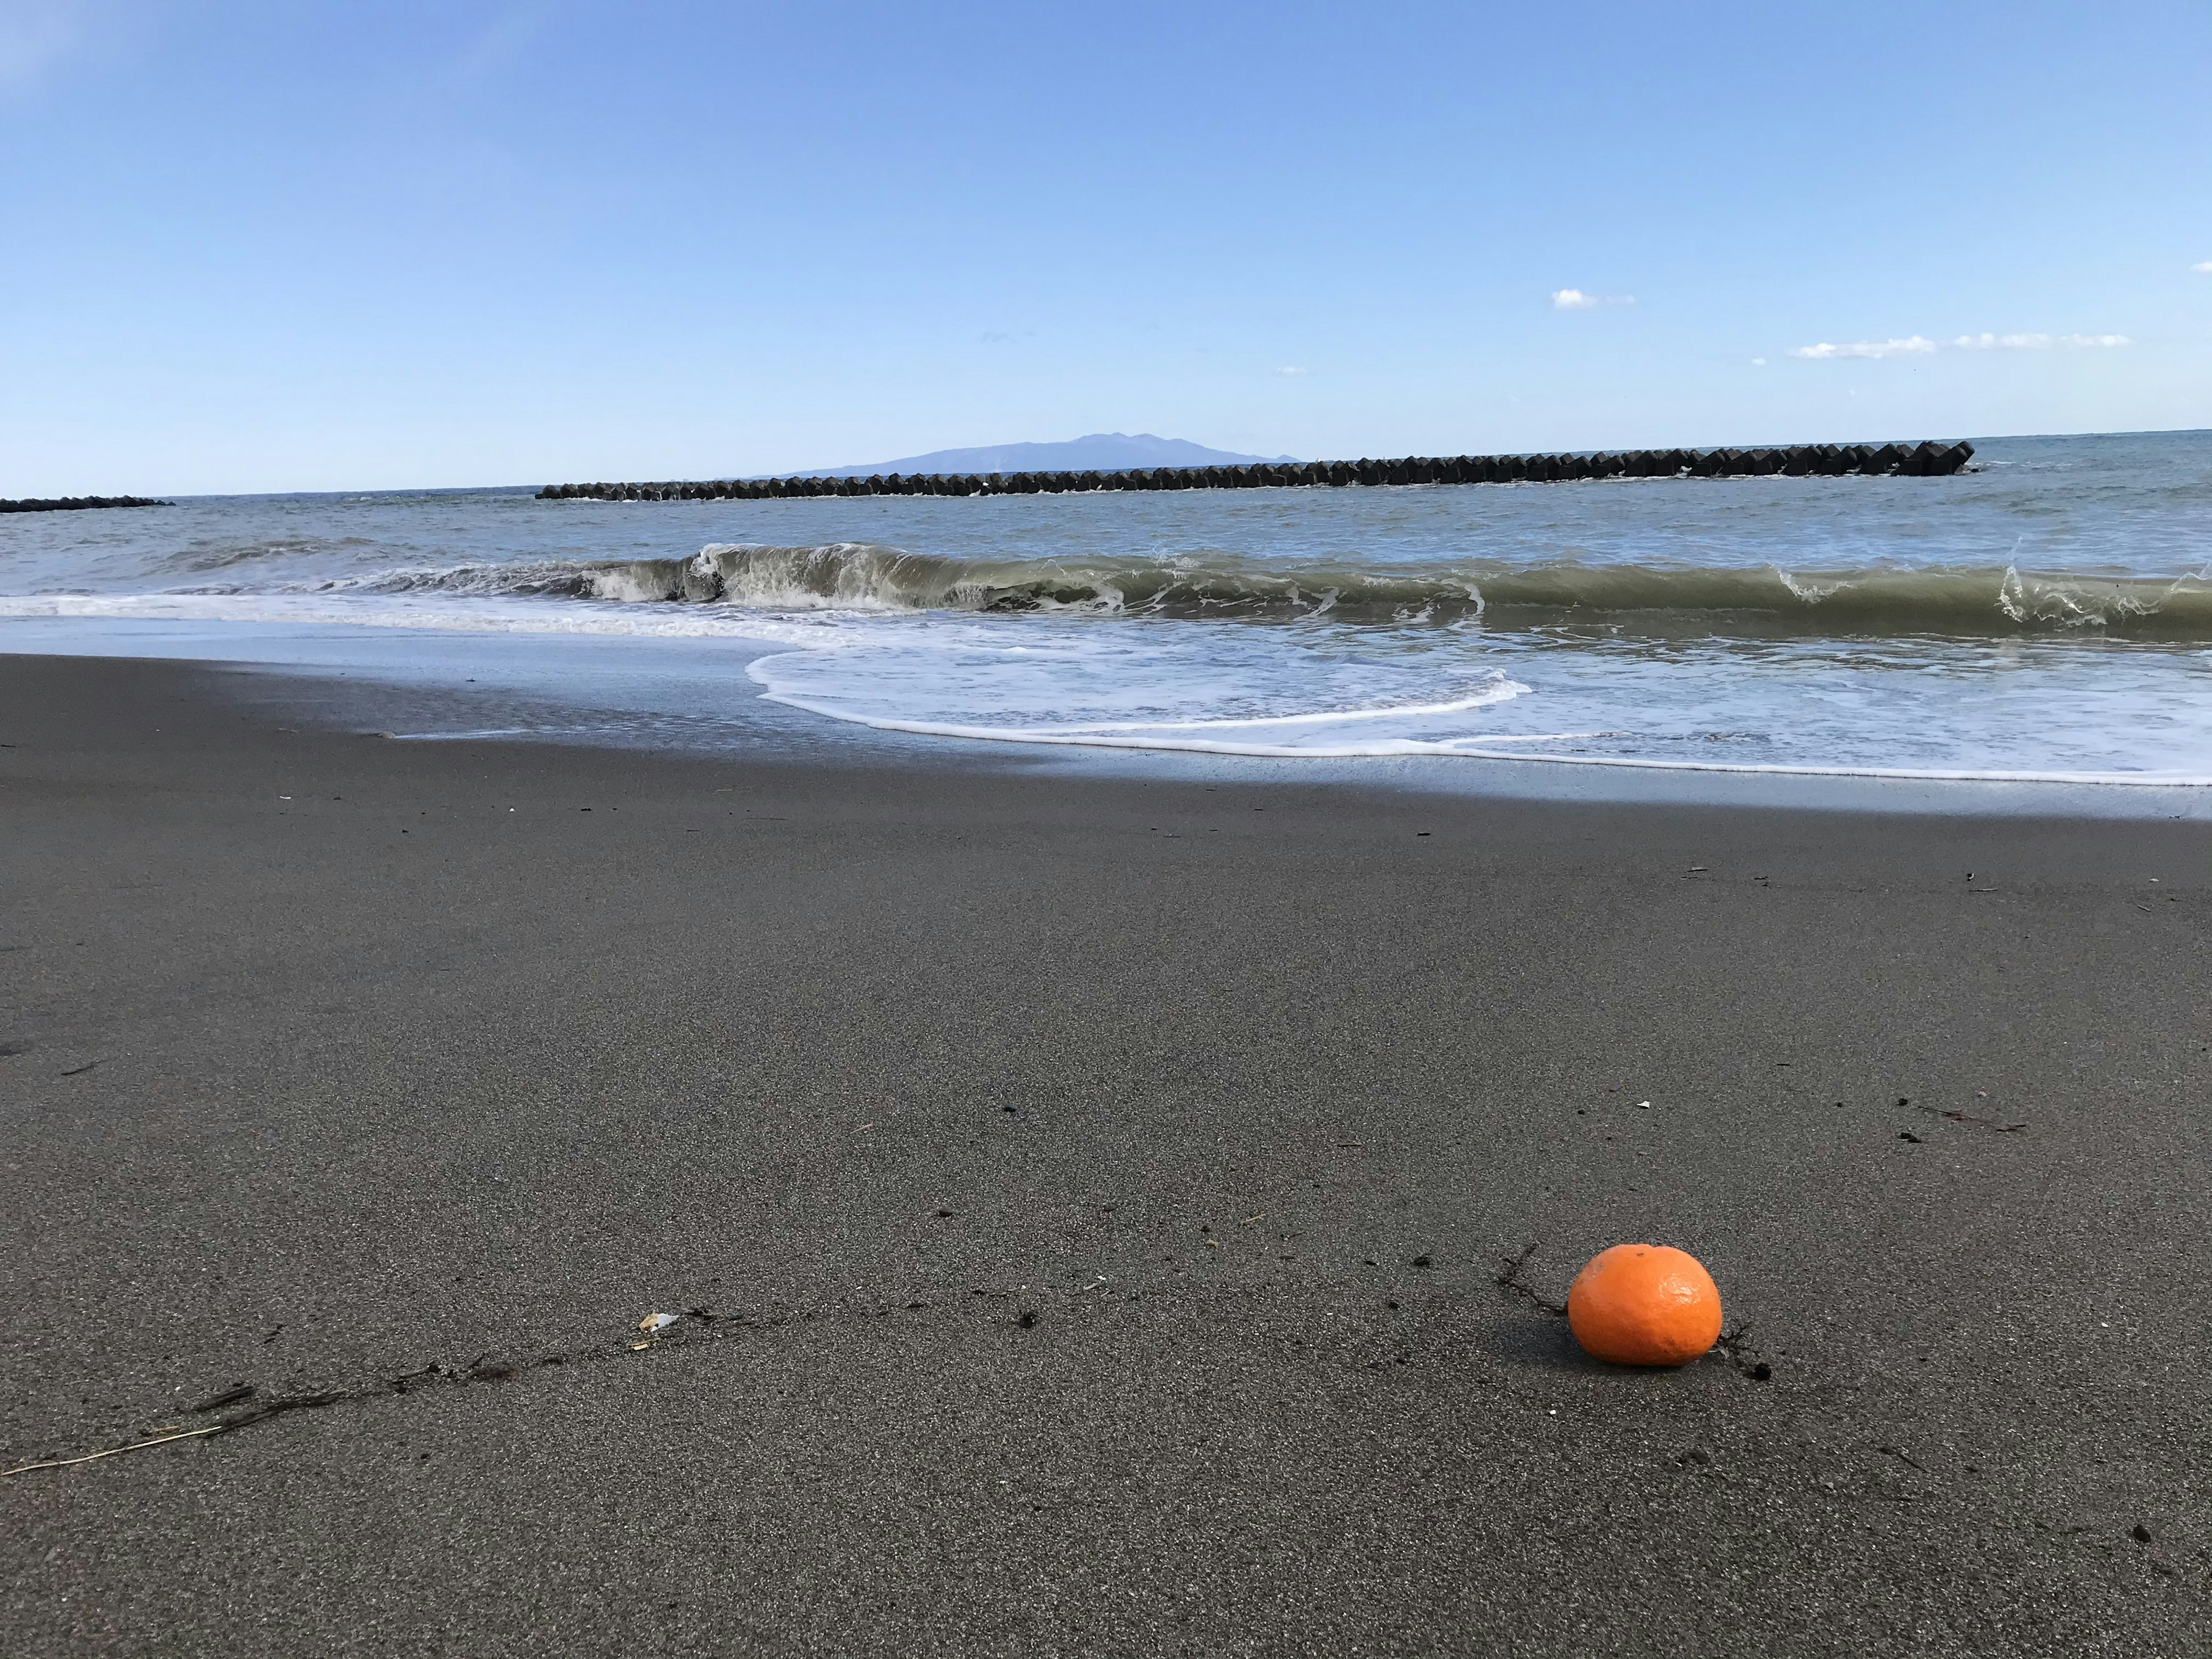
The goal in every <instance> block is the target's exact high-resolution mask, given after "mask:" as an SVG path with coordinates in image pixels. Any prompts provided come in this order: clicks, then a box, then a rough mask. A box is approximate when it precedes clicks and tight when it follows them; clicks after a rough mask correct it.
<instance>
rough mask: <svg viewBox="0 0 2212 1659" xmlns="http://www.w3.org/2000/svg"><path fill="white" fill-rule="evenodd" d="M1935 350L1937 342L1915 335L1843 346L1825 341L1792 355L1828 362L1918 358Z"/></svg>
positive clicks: (1852, 342) (1861, 341)
mask: <svg viewBox="0 0 2212 1659" xmlns="http://www.w3.org/2000/svg"><path fill="white" fill-rule="evenodd" d="M1935 349H1936V342H1935V341H1933V340H1924V339H1923V338H1921V337H1920V336H1919V335H1917V334H1914V335H1910V336H1908V337H1905V339H1902V340H1852V341H1850V342H1849V343H1845V344H1843V345H1838V344H1835V343H1832V342H1831V341H1827V340H1823V341H1821V342H1820V344H1818V345H1808V346H1796V347H1794V348H1792V349H1791V350H1790V356H1793V357H1809V358H1811V359H1813V361H1814V362H1830V361H1832V359H1834V358H1838V357H1917V356H1921V355H1922V354H1923V353H1925V352H1929V351H1933V350H1935Z"/></svg>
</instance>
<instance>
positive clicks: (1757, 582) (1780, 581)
mask: <svg viewBox="0 0 2212 1659" xmlns="http://www.w3.org/2000/svg"><path fill="white" fill-rule="evenodd" d="M291 591H294V592H368V593H381V594H399V593H422V594H428V593H433V592H435V593H444V594H453V595H467V596H472V597H527V598H562V597H567V598H575V599H598V600H605V601H617V602H622V603H629V604H690V605H730V606H737V607H742V608H745V609H751V610H769V611H802V610H840V611H973V612H1018V611H1076V612H1088V613H1092V614H1098V615H1117V614H1127V615H1133V616H1155V617H1254V618H1267V617H1282V618H1290V617H1313V616H1320V615H1328V616H1331V617H1336V618H1339V619H1341V620H1344V621H1347V622H1350V621H1376V622H1385V621H1387V622H1396V623H1409V622H1410V623H1421V622H1437V623H1454V622H1464V621H1468V620H1473V619H1480V620H1482V621H1483V622H1485V623H1488V624H1490V625H1493V626H1502V627H1507V628H1511V627H1515V626H1539V625H1544V624H1547V623H1560V622H1571V621H1576V620H1589V621H1598V622H1608V623H1613V624H1615V625H1619V626H1625V627H1629V628H1632V629H1633V628H1634V627H1635V626H1636V625H1637V623H1638V619H1639V618H1645V619H1650V620H1653V621H1656V620H1657V619H1659V618H1661V617H1694V618H1702V619H1704V620H1705V621H1707V622H1708V623H1712V622H1720V621H1728V620H1732V621H1734V622H1735V623H1737V624H1738V625H1741V626H1742V627H1744V628H1747V629H1751V630H1753V631H1758V632H1767V631H1770V630H1772V631H1780V632H1783V633H1790V634H1796V633H1854V634H1876V635H1905V634H1929V633H1933V634H1991V633H2006V632H2014V631H2019V630H2022V629H2028V630H2045V629H2103V630H2116V631H2120V632H2124V633H2126V634H2128V635H2141V636H2143V637H2155V638H2164V639H2178V640H2195V639H2207V640H2212V572H2207V571H2197V572H2193V573H2191V574H2185V575H2181V576H2177V577H2148V576H2140V575H2098V574H2084V573H2081V572H2068V573H2063V574H2060V573H2038V572H2035V571H2030V570H2021V569H2020V568H2017V567H2015V566H2011V565H2007V566H2002V567H1990V568H1960V567H1952V568H1942V567H1937V568H1917V569H1916V568H1902V567H1875V568H1861V569H1843V570H1791V569H1785V568H1782V567H1780V566H1778V565H1764V566H1751V567H1718V568H1714V567H1690V566H1667V565H1642V564H1633V563H1629V564H1583V563H1577V562H1571V561H1559V562H1550V563H1545V564H1538V565H1522V566H1508V565H1504V564H1493V563H1490V562H1485V561H1481V560H1469V561H1467V562H1464V563H1462V564H1460V565H1458V566H1456V567H1455V568H1449V569H1439V568H1437V567H1434V566H1431V567H1429V568H1424V569H1413V568H1404V567H1400V568H1391V567H1389V566H1374V565H1366V564H1352V563H1350V562H1346V563H1342V564H1335V563H1327V562H1317V563H1298V564H1291V563H1286V562H1276V561H1267V560H1261V559H1253V558H1246V557H1242V556H1237V555H1234V554H1227V553H1209V554H1196V555H1182V556H1173V557H1158V558H1124V559H1112V560H1107V559H1100V560H1085V559H1082V558H1052V559H1023V560H984V559H961V558H954V557H948V556H941V555H933V554H922V553H908V552H903V551H902V550H898V549H896V548H890V547H882V546H876V545H872V544H866V543H860V542H834V543H830V544H826V545H823V546H816V547H768V546H754V545H732V544H712V545H709V546H708V547H706V548H704V549H702V550H701V551H700V552H699V553H698V554H696V556H692V557H690V558H686V559H638V560H624V561H604V562H594V561H562V560H550V561H540V562H522V563H501V564H482V565H464V566H459V567H455V568H448V569H439V570H416V571H386V572H382V573H379V574H369V575H363V576H356V577H349V578H341V579H335V580H324V581H319V582H315V583H312V584H301V585H300V586H296V587H294V588H293V589H292V590H291Z"/></svg>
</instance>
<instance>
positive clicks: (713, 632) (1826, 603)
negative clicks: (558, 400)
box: [0, 432, 2212, 787]
mask: <svg viewBox="0 0 2212 1659" xmlns="http://www.w3.org/2000/svg"><path fill="white" fill-rule="evenodd" d="M1977 449H1978V454H1977V457H1976V459H1975V460H1974V462H1973V463H1972V468H1971V470H1970V471H1967V472H1966V473H1963V474H1960V475H1959V476H1956V477H1945V478H1857V477H1851V478H1786V477H1769V478H1729V479H1687V478H1683V479H1613V480H1606V481H1601V482H1583V483H1559V484H1505V485H1498V484H1473V485H1434V486H1417V487H1412V488H1380V489H1360V488H1352V489H1311V488H1308V489H1249V490H1201V491H1178V492H1171V493H1165V494H1121V493H1111V494H1097V495H1018V496H995V497H969V498H957V499H956V498H939V497H896V496H893V497H859V498H844V497H838V498H829V499H822V500H809V501H652V502H602V501H537V500H535V499H533V497H532V494H531V493H530V491H529V490H528V489H512V490H473V491H432V492H419V493H407V492H390V493H380V494H374V495H259V496H203V497H197V498H187V499H183V500H179V501H177V502H176V503H175V504H174V505H173V506H171V507H155V508H143V509H126V510H116V511H106V512H84V513H40V514H22V515H6V516H0V651H9V650H52V649H57V648H68V649H71V650H76V651H86V650H89V651H94V652H98V651H100V650H105V649H113V650H116V651H118V652H127V653H131V654H149V653H151V648H150V647H149V644H148V641H149V638H150V639H154V640H156V641H158V639H159V638H160V637H161V636H162V629H161V628H157V627H153V626H152V625H154V624H165V625H169V627H170V629H171V630H172V632H173V629H174V625H176V624H189V625H190V629H191V635H192V638H193V641H195V643H194V647H193V649H192V651H191V653H190V654H195V655H201V656H205V655H209V654H216V655H228V656H232V657H234V658H236V659H240V660H247V661H270V660H280V659H283V658H284V657H285V656H286V654H287V652H288V651H295V653H296V642H297V641H300V640H301V639H304V638H307V637H308V636H309V635H313V636H315V637H318V638H320V639H322V640H323V641H325V642H327V641H328V640H329V639H330V638H331V637H332V636H333V635H337V636H339V637H353V638H366V637H368V636H367V635H364V634H362V633H361V632H360V630H387V631H388V630H403V631H404V632H405V633H406V634H407V635H409V636H410V638H411V639H412V640H413V641H416V649H415V651H414V653H413V655H412V658H411V659H410V660H412V661H413V662H414V663H415V664H416V665H417V667H418V668H419V667H420V665H422V664H423V663H426V662H427V663H428V664H429V665H430V670H431V671H432V672H434V673H446V674H448V675H449V676H450V678H452V680H453V682H454V683H455V684H459V683H461V682H463V681H465V679H467V678H471V677H473V676H474V675H475V673H476V672H477V666H478V665H480V664H481V663H482V662H483V661H484V660H486V659H487V657H488V653H489V652H490V649H491V647H492V644H493V642H492V641H490V640H489V639H488V637H487V636H492V635H506V636H516V635H526V636H530V638H531V639H532V640H533V641H535V645H534V649H535V652H536V659H537V660H538V662H539V664H540V665H541V668H544V669H545V671H544V672H543V673H541V679H543V680H544V681H546V682H547V683H550V684H554V685H556V687H557V685H558V684H559V682H560V679H561V675H560V672H559V665H560V663H561V660H562V651H563V650H564V649H568V650H571V651H572V652H573V653H575V660H576V661H577V662H578V663H579V664H581V663H582V662H583V661H584V660H585V657H586V654H588V655H589V657H590V659H591V661H592V663H593V664H595V665H604V664H605V660H606V654H607V653H608V651H609V650H610V649H611V648H618V650H619V654H620V656H621V659H622V663H623V673H624V675H625V677H626V682H627V683H628V684H631V685H632V686H634V687H635V686H637V685H643V686H646V687H647V688H652V687H653V686H655V685H658V686H659V690H658V691H657V692H656V691H653V690H650V689H648V690H647V692H646V694H645V695H644V698H643V701H644V702H646V703H647V704H652V703H653V702H654V701H655V699H656V698H658V699H659V702H661V703H662V704H664V705H665V707H664V708H662V709H661V712H663V713H665V714H670V715H680V716H681V717H682V718H683V720H684V722H685V723H686V725H685V729H687V730H690V731H693V732H707V733H710V734H711V733H712V732H714V730H715V729H716V727H717V725H718V723H721V722H736V721H740V720H742V719H743V718H744V712H745V709H746V707H747V705H749V704H751V705H754V706H756V707H757V704H756V702H755V700H757V699H761V698H767V699H771V700H774V701H775V702H779V703H781V704H784V705H787V706H788V708H791V709H793V710H797V711H799V713H800V714H801V715H802V716H803V717H804V718H805V720H811V721H818V722H822V723H824V725H825V726H827V725H828V724H829V723H840V722H842V723H855V722H856V723H859V724H860V725H864V726H873V727H876V728H878V729H881V730H887V731H893V732H908V733H915V734H920V735H921V736H922V737H924V738H932V737H934V738H956V739H963V740H975V739H978V738H981V739H987V740H992V741H1000V742H1005V743H1009V744H1033V745H1072V746H1077V747H1105V748H1139V749H1149V750H1194V751H1199V752H1202V753H1208V754H1216V755H1250V756H1265V757H1274V758H1276V759H1278V760H1285V759H1287V760H1321V759H1325V758H1336V759H1343V758H1346V757H1367V756H1400V757H1434V759H1435V762H1436V763H1437V764H1438V765H1444V766H1449V765H1450V764H1451V763H1453V762H1455V761H1457V760H1465V759H1468V758H1470V757H1476V758H1484V759H1488V760H1493V761H1494V760H1501V759H1510V760H1512V761H1514V762H1516V763H1526V764H1528V765H1529V766H1538V765H1548V766H1554V767H1556V766H1561V765H1582V766H1590V765H1613V766H1629V767H1638V768H1677V769H1733V770H1746V771H1759V772H1776V771H1780V772H1790V771H1802V772H1813V773H1832V774H1841V775H1876V776H1881V775H1908V776H1917V777H1923V778H1992V777H2001V778H2020V779H2039V780H2050V781H2063V782H2072V783H2090V782H2098V783H2116V784H2134V785H2139V786H2151V785H2156V786H2162V787H2205V786H2208V785H2212V433H2206V432H2187V433H2159V434H2151V435H2102V436H2088V437H2063V438H2009V439H1992V440H1988V441H1977ZM124 482H126V483H127V482H130V481H128V480H126V481H124ZM386 637H387V638H388V637H391V636H390V635H389V634H388V632H387V634H386ZM57 641H61V642H62V643H61V644H57ZM285 641H292V642H294V643H293V645H290V646H288V645H286V644H285ZM617 641H620V642H622V643H621V644H620V645H619V647H616V646H615V642H617ZM425 642H427V643H425ZM564 642H573V644H568V645H564ZM587 642H588V643H587ZM232 647H234V648H232ZM307 654H310V655H312V654H313V653H307ZM546 665H550V668H547V667H546ZM556 701H557V697H556ZM551 723H552V724H557V721H554V722H551ZM549 734H551V733H550V732H549Z"/></svg>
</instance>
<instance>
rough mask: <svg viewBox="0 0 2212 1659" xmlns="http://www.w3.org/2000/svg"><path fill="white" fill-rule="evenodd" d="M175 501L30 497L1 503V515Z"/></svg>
mask: <svg viewBox="0 0 2212 1659" xmlns="http://www.w3.org/2000/svg"><path fill="white" fill-rule="evenodd" d="M175 505H176V503H175V502H174V501H149V500H147V499H146V497H144V496H143V495H63V496H59V497H57V498H56V499H54V500H52V501H46V500H41V499H40V498H39V497H36V496H28V497H26V498H25V499H24V500H22V501H0V513H78V512H82V511H83V510H84V509H85V508H87V507H174V506H175Z"/></svg>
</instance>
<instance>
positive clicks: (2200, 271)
mask: <svg viewBox="0 0 2212 1659" xmlns="http://www.w3.org/2000/svg"><path fill="white" fill-rule="evenodd" d="M2189 268H2190V269H2191V270H2193V271H2195V272H2196V273H2197V275H2198V276H2212V259H2199V260H2198V261H2197V263H2196V264H2193V265H2191V266H2190V267H2189Z"/></svg>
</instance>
